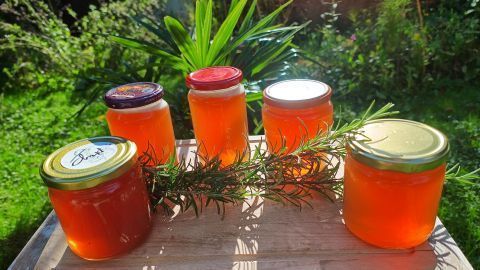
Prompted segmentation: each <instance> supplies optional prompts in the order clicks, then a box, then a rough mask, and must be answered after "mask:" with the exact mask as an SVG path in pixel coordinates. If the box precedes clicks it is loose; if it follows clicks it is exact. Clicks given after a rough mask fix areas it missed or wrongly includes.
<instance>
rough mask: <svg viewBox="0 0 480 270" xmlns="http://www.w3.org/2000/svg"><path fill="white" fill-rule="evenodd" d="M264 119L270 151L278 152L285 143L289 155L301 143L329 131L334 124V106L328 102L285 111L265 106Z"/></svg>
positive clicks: (263, 110)
mask: <svg viewBox="0 0 480 270" xmlns="http://www.w3.org/2000/svg"><path fill="white" fill-rule="evenodd" d="M262 119H263V127H264V128H265V137H266V140H267V143H268V146H269V149H271V151H273V152H278V151H279V150H280V149H281V148H282V142H284V143H285V146H286V148H287V149H286V151H287V153H289V152H291V151H293V150H295V149H296V148H297V147H298V146H299V145H300V143H301V142H304V141H308V140H309V139H312V138H314V137H315V136H316V135H317V134H319V133H322V132H326V131H328V129H329V128H330V127H331V126H332V124H333V105H332V103H331V102H330V101H328V102H325V103H321V104H319V105H317V106H314V107H310V108H305V109H285V108H281V107H275V106H271V105H268V104H265V105H264V106H263V109H262Z"/></svg>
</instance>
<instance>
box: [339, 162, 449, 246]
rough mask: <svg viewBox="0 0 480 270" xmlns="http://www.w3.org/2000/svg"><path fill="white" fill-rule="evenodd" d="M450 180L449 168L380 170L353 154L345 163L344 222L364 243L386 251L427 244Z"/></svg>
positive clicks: (442, 166) (441, 166)
mask: <svg viewBox="0 0 480 270" xmlns="http://www.w3.org/2000/svg"><path fill="white" fill-rule="evenodd" d="M444 178H445V163H444V164H443V165H440V166H438V167H437V168H434V169H431V170H427V171H422V172H418V173H404V172H398V171H390V170H379V169H376V168H372V167H370V166H367V165H365V164H362V163H360V162H358V161H357V160H355V159H354V158H353V157H352V156H351V155H350V154H348V155H347V157H346V160H345V188H344V212H343V215H344V219H345V224H346V226H347V227H348V229H349V230H350V231H351V232H352V233H353V234H355V235H356V236H358V237H359V238H360V239H362V240H364V241H366V242H368V243H371V244H373V245H376V246H379V247H383V248H410V247H414V246H417V245H419V244H421V243H422V242H424V241H425V240H427V238H428V237H429V235H430V233H431V232H432V230H433V228H434V225H435V217H436V215H437V209H438V205H439V202H440V197H441V193H442V186H443V181H444Z"/></svg>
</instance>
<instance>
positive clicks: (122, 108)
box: [104, 82, 175, 163]
mask: <svg viewBox="0 0 480 270" xmlns="http://www.w3.org/2000/svg"><path fill="white" fill-rule="evenodd" d="M163 95H164V91H163V88H162V86H160V85H158V84H156V83H151V82H138V83H130V84H125V85H121V86H118V87H115V88H113V89H111V90H109V91H108V92H107V93H106V94H105V96H104V100H105V103H106V105H107V106H108V107H109V109H108V111H107V115H106V118H107V122H108V127H109V129H110V134H111V135H112V136H120V137H123V138H126V139H129V140H131V141H133V142H135V144H136V145H137V147H138V153H139V154H143V153H145V152H146V151H147V149H149V147H151V148H152V149H153V150H154V153H155V157H154V158H155V160H156V161H158V162H160V163H165V162H166V161H168V159H169V158H172V157H174V156H175V135H174V132H173V125H172V119H171V117H170V108H169V106H168V103H167V102H166V101H165V100H164V99H162V97H163Z"/></svg>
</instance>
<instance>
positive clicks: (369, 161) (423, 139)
mask: <svg viewBox="0 0 480 270" xmlns="http://www.w3.org/2000/svg"><path fill="white" fill-rule="evenodd" d="M347 147H348V150H349V152H350V153H351V154H352V156H353V158H355V159H356V160H358V161H360V162H361V163H363V164H366V165H368V166H370V167H374V168H377V169H380V170H392V171H398V172H404V173H416V172H422V171H426V170H431V169H434V168H436V167H438V166H440V165H441V164H443V163H444V162H446V160H447V156H448V152H449V149H450V147H449V144H448V139H447V137H446V136H445V135H444V134H443V133H441V132H440V131H438V130H436V129H434V128H432V127H430V126H428V125H425V124H422V123H419V122H415V121H409V120H404V119H378V120H374V121H370V122H368V123H367V124H366V125H365V126H364V127H363V128H361V129H360V130H359V134H357V135H355V136H354V137H352V138H350V139H349V141H348V143H347Z"/></svg>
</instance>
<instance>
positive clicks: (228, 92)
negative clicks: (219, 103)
mask: <svg viewBox="0 0 480 270" xmlns="http://www.w3.org/2000/svg"><path fill="white" fill-rule="evenodd" d="M243 93H245V88H244V87H243V84H241V83H239V84H237V85H234V86H232V87H229V88H225V89H218V90H195V89H190V92H189V94H191V95H195V96H198V97H206V98H215V97H228V96H235V95H239V94H243Z"/></svg>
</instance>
